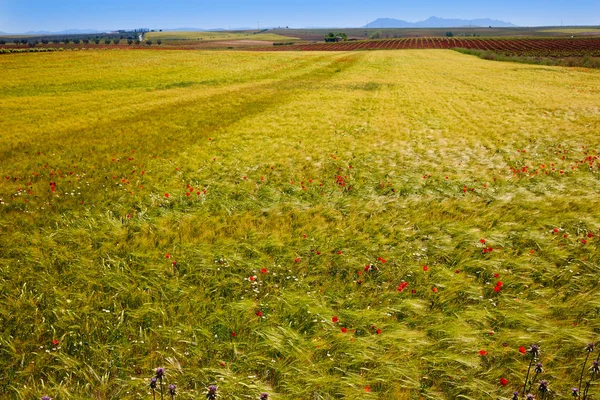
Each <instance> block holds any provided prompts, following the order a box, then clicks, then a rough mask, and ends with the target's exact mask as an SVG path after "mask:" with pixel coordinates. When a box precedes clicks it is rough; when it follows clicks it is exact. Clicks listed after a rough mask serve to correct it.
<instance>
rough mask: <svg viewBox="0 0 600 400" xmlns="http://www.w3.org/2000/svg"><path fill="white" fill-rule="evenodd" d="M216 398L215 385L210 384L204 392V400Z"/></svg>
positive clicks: (214, 399)
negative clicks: (206, 391)
mask: <svg viewBox="0 0 600 400" xmlns="http://www.w3.org/2000/svg"><path fill="white" fill-rule="evenodd" d="M216 399H217V386H216V385H210V386H209V387H208V393H206V400H216Z"/></svg>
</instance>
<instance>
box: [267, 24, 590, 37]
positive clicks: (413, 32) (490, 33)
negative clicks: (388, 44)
mask: <svg viewBox="0 0 600 400" xmlns="http://www.w3.org/2000/svg"><path fill="white" fill-rule="evenodd" d="M332 30H334V31H336V32H337V31H343V32H345V33H346V34H347V35H348V37H349V38H356V39H367V38H369V37H371V35H372V34H373V33H375V32H379V33H380V34H381V37H382V38H386V39H390V38H409V37H445V36H446V33H447V32H452V34H453V35H454V36H455V37H461V36H478V37H482V38H486V37H565V36H572V35H586V34H590V33H591V32H600V27H598V26H586V27H575V26H573V27H560V26H552V27H514V28H483V27H455V28H368V29H365V28H347V29H341V28H340V29H332V28H329V29H323V28H306V29H277V28H276V29H272V30H271V31H272V32H273V33H277V34H280V35H284V36H294V37H298V38H300V39H303V40H322V39H323V37H324V36H325V35H327V33H329V32H331V31H332ZM596 34H598V33H596Z"/></svg>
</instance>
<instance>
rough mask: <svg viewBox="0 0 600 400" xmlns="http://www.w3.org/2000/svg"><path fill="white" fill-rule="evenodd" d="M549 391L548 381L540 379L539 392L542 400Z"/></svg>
mask: <svg viewBox="0 0 600 400" xmlns="http://www.w3.org/2000/svg"><path fill="white" fill-rule="evenodd" d="M549 391H550V388H548V381H546V380H541V381H540V386H539V387H538V392H540V394H541V399H542V400H543V399H544V398H545V397H546V394H547V393H548V392H549Z"/></svg>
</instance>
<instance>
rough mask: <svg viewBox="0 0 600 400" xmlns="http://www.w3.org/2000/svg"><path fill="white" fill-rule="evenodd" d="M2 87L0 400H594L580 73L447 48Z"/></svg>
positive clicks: (37, 69)
mask: <svg viewBox="0 0 600 400" xmlns="http://www.w3.org/2000/svg"><path fill="white" fill-rule="evenodd" d="M0 70H1V71H2V79H1V80H0V110H1V111H0V112H1V114H0V115H1V116H0V172H1V175H0V177H1V180H0V321H1V324H0V326H1V328H0V393H3V396H5V398H11V399H13V398H14V399H32V398H40V397H41V396H43V395H48V396H51V397H52V399H57V400H61V399H89V398H94V399H116V398H119V399H150V398H161V397H163V396H164V397H165V398H170V397H171V395H170V394H169V393H168V392H167V391H168V385H170V384H174V385H177V388H176V392H177V394H176V396H175V397H176V398H181V399H198V398H205V397H206V395H207V390H209V389H208V388H209V385H216V386H217V388H218V389H217V390H218V395H219V398H222V399H258V398H259V396H260V395H261V393H267V394H268V395H269V398H270V399H275V400H280V399H290V400H292V399H294V400H295V399H307V400H308V399H311V400H312V399H315V400H316V399H343V398H347V399H358V398H360V399H512V398H513V392H515V391H518V392H519V395H518V396H519V398H521V396H524V395H525V394H526V393H531V394H534V395H535V396H536V397H535V398H536V399H548V400H549V399H561V398H565V399H566V398H572V390H571V389H572V388H579V389H580V391H581V393H585V392H586V391H587V398H588V399H594V398H600V389H599V388H597V385H596V382H597V379H596V378H597V372H598V371H597V370H595V369H594V365H595V364H594V363H593V361H594V360H597V356H598V350H597V349H593V348H592V349H591V348H590V347H589V345H588V344H590V343H591V344H596V343H597V342H598V334H599V333H600V321H599V320H598V315H599V313H600V301H599V300H598V284H599V283H600V282H599V280H600V275H599V274H598V272H599V264H598V260H599V244H600V209H599V208H598V199H600V196H599V195H600V193H599V191H600V190H599V189H600V180H599V174H600V160H599V159H598V157H599V150H600V136H599V132H600V110H599V107H600V71H598V70H588V69H582V68H562V67H545V66H536V65H523V64H514V63H508V62H494V61H487V60H482V59H479V58H476V57H472V56H468V55H465V54H460V53H458V52H453V51H449V50H448V51H447V50H399V51H379V52H377V51H372V52H366V51H365V52H336V53H325V52H323V53H320V52H315V53H299V52H278V53H270V52H243V51H213V52H211V51H170V50H161V51H153V50H135V51H133V50H130V51H127V50H83V51H62V52H55V53H40V54H34V53H32V54H9V55H3V56H1V57H0ZM538 346H539V351H538ZM592 350H593V351H592ZM537 363H541V364H542V365H543V366H540V367H536V364H537ZM157 368H164V371H165V375H164V376H163V375H162V372H161V373H159V374H158V376H159V377H160V379H159V381H158V383H157V385H158V386H156V387H155V388H153V387H151V385H150V379H151V378H152V377H156V376H157V371H156V370H157ZM540 381H547V382H549V391H547V392H546V391H545V389H544V388H543V387H542V386H543V385H542V384H540V383H539V382H540ZM546 387H548V386H546ZM211 390H212V389H211ZM209 394H210V392H209ZM0 397H1V396H0Z"/></svg>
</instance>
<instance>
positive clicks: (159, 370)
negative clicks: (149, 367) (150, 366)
mask: <svg viewBox="0 0 600 400" xmlns="http://www.w3.org/2000/svg"><path fill="white" fill-rule="evenodd" d="M164 376H165V369H164V368H163V367H158V368H156V377H157V378H158V379H162V378H163V377H164Z"/></svg>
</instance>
